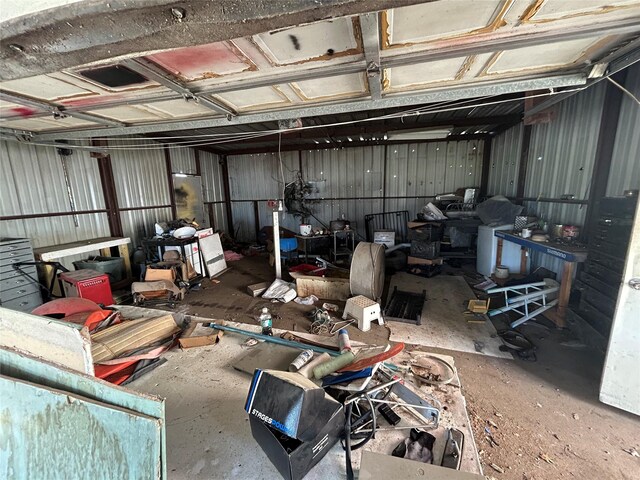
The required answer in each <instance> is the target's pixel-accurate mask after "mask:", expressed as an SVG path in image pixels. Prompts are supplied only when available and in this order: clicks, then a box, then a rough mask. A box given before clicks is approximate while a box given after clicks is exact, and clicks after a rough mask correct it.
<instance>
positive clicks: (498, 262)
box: [496, 238, 504, 267]
mask: <svg viewBox="0 0 640 480" xmlns="http://www.w3.org/2000/svg"><path fill="white" fill-rule="evenodd" d="M503 242H504V240H502V239H501V238H498V249H497V250H496V267H497V266H498V265H502V244H503Z"/></svg>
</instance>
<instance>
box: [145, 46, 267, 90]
mask: <svg viewBox="0 0 640 480" xmlns="http://www.w3.org/2000/svg"><path fill="white" fill-rule="evenodd" d="M146 58H147V59H148V60H151V61H152V62H154V63H156V64H158V65H160V66H161V67H162V68H164V69H165V70H167V71H168V72H170V73H172V74H173V75H176V76H177V77H179V78H181V79H182V80H185V81H194V80H200V79H203V78H216V77H220V76H223V75H229V74H232V73H239V72H245V71H248V70H253V69H254V68H255V67H254V65H253V64H252V62H251V61H250V60H249V59H248V58H247V57H246V56H245V55H243V54H242V52H241V51H240V50H238V49H237V48H236V47H235V46H234V45H233V44H232V43H231V42H218V43H210V44H207V45H200V46H197V47H188V48H179V49H177V50H169V51H166V52H160V53H156V54H153V55H149V56H147V57H146Z"/></svg>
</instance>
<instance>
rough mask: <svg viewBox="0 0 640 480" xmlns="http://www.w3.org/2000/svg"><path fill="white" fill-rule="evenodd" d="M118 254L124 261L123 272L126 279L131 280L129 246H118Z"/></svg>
mask: <svg viewBox="0 0 640 480" xmlns="http://www.w3.org/2000/svg"><path fill="white" fill-rule="evenodd" d="M118 253H119V254H120V257H122V258H123V259H124V271H125V274H126V276H127V278H131V276H132V274H131V259H130V258H129V245H127V244H124V245H118Z"/></svg>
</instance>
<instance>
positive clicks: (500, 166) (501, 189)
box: [487, 123, 522, 197]
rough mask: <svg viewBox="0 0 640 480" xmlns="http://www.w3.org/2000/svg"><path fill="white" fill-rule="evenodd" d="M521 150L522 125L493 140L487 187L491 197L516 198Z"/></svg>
mask: <svg viewBox="0 0 640 480" xmlns="http://www.w3.org/2000/svg"><path fill="white" fill-rule="evenodd" d="M521 148H522V123H519V124H518V125H516V126H515V127H511V128H510V129H509V130H507V131H506V132H502V133H501V134H500V135H498V136H496V137H494V138H493V140H492V141H491V165H490V166H489V184H488V187H487V192H488V194H489V195H504V196H505V197H515V196H516V190H517V189H518V185H517V184H518V171H519V167H520V150H521Z"/></svg>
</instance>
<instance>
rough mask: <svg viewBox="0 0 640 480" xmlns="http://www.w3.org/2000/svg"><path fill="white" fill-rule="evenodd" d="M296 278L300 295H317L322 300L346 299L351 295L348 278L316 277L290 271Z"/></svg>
mask: <svg viewBox="0 0 640 480" xmlns="http://www.w3.org/2000/svg"><path fill="white" fill-rule="evenodd" d="M289 273H290V275H291V276H292V277H293V278H294V279H295V280H296V290H297V292H298V296H299V297H308V296H309V295H315V296H316V297H318V298H320V299H322V300H340V301H343V302H344V301H346V300H347V299H348V298H349V297H350V296H351V286H350V284H349V279H348V278H335V277H314V276H313V275H304V274H301V273H297V272H289Z"/></svg>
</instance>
